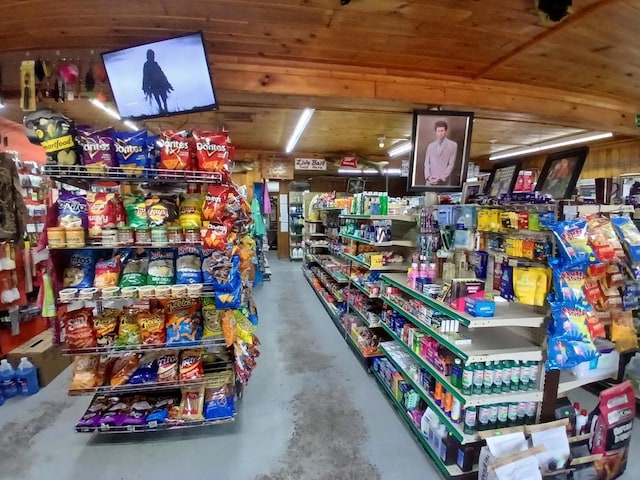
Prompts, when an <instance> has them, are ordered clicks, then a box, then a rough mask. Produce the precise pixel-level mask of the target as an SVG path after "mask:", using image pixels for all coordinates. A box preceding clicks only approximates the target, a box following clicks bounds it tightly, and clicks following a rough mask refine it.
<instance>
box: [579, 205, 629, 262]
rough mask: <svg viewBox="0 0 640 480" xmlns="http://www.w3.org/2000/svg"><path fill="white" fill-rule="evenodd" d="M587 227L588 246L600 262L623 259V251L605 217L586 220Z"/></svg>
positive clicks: (609, 222) (593, 217)
mask: <svg viewBox="0 0 640 480" xmlns="http://www.w3.org/2000/svg"><path fill="white" fill-rule="evenodd" d="M587 222H588V225H589V245H591V248H593V251H594V252H595V254H596V257H598V260H599V261H600V262H603V263H605V262H612V261H618V260H620V259H622V258H624V251H623V249H622V245H621V244H620V240H618V236H617V235H616V232H615V231H614V229H613V225H612V224H611V220H609V219H608V218H605V217H600V216H592V217H588V218H587Z"/></svg>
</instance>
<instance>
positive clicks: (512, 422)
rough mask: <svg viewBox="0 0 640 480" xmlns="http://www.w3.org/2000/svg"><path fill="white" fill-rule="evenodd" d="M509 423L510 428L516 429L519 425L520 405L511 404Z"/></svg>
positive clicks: (508, 416)
mask: <svg viewBox="0 0 640 480" xmlns="http://www.w3.org/2000/svg"><path fill="white" fill-rule="evenodd" d="M507 421H508V425H509V426H510V427H515V426H516V425H517V424H518V404H517V403H510V404H509V410H508V413H507Z"/></svg>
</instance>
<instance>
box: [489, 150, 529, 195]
mask: <svg viewBox="0 0 640 480" xmlns="http://www.w3.org/2000/svg"><path fill="white" fill-rule="evenodd" d="M521 165H522V159H515V160H507V161H506V162H500V163H496V164H495V165H494V166H493V168H492V169H491V173H490V175H489V180H488V181H487V184H486V186H485V189H484V194H485V196H487V197H491V198H500V196H501V195H506V194H508V193H511V192H513V187H514V186H515V184H516V180H517V179H518V173H520V167H521Z"/></svg>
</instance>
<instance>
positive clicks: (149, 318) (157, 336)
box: [136, 311, 166, 345]
mask: <svg viewBox="0 0 640 480" xmlns="http://www.w3.org/2000/svg"><path fill="white" fill-rule="evenodd" d="M136 318H137V322H138V326H139V327H140V336H141V339H142V344H143V345H163V344H164V343H165V340H166V331H165V328H164V312H148V311H141V312H138V315H137V317H136Z"/></svg>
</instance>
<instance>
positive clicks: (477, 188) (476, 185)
mask: <svg viewBox="0 0 640 480" xmlns="http://www.w3.org/2000/svg"><path fill="white" fill-rule="evenodd" d="M481 192H482V182H480V181H477V180H467V181H466V182H464V185H463V186H462V195H461V197H460V204H461V205H464V204H466V203H467V202H468V201H469V198H472V197H477V196H478V195H480V193H481Z"/></svg>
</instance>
